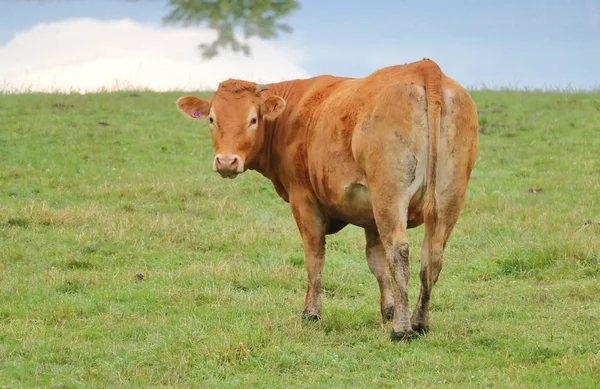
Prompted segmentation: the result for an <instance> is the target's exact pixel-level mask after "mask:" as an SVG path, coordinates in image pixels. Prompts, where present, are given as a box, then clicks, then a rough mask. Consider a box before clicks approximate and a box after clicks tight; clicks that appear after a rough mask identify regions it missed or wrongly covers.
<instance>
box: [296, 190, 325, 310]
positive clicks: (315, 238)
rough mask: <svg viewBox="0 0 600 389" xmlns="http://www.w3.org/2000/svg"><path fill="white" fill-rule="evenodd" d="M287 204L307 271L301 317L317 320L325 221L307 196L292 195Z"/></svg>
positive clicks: (323, 254)
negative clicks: (294, 222)
mask: <svg viewBox="0 0 600 389" xmlns="http://www.w3.org/2000/svg"><path fill="white" fill-rule="evenodd" d="M290 206H291V208H292V213H293V214H294V218H295V219H296V224H297V226H298V230H300V235H302V242H303V243H304V262H305V265H306V271H307V273H308V288H307V290H306V297H305V299H304V310H303V311H302V318H303V319H306V320H318V319H320V317H321V272H322V271H323V265H324V263H325V232H326V223H325V220H324V218H323V216H322V214H321V212H320V210H319V209H317V208H316V207H315V205H314V202H312V201H310V200H309V197H304V196H299V195H296V196H292V197H291V198H290Z"/></svg>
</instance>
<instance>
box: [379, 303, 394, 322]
mask: <svg viewBox="0 0 600 389" xmlns="http://www.w3.org/2000/svg"><path fill="white" fill-rule="evenodd" d="M381 318H382V319H383V321H384V322H388V321H392V319H393V318H394V307H387V308H382V309H381Z"/></svg>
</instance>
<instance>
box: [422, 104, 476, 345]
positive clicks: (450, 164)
mask: <svg viewBox="0 0 600 389" xmlns="http://www.w3.org/2000/svg"><path fill="white" fill-rule="evenodd" d="M446 111H447V113H446V114H444V115H443V116H442V127H443V128H444V129H445V131H443V132H442V136H441V138H440V154H439V160H440V161H443V163H442V162H440V163H439V164H438V166H439V172H438V180H437V181H438V187H437V193H438V211H437V215H436V216H437V217H431V215H429V217H428V215H425V231H426V233H425V239H424V240H423V247H422V249H421V272H420V278H421V292H420V295H419V300H418V302H417V305H416V308H415V311H414V313H413V315H412V318H411V323H412V328H413V330H414V331H416V332H419V333H424V332H427V331H428V330H429V301H430V299H431V292H432V289H433V286H434V285H435V283H436V282H437V280H438V278H439V275H440V271H441V270H442V265H443V263H444V248H445V247H446V242H447V241H448V238H449V237H450V234H451V233H452V230H453V229H454V226H455V225H456V222H457V221H458V217H459V215H460V212H461V209H462V207H463V204H464V201H465V195H466V191H467V184H468V182H469V177H470V175H471V169H472V168H473V165H474V163H475V157H476V154H477V114H476V110H475V105H474V104H473V102H472V100H471V99H470V97H469V96H468V95H467V94H466V92H465V93H454V94H453V95H452V96H451V97H450V98H447V99H446ZM429 265H431V268H430V269H429ZM428 272H429V274H428Z"/></svg>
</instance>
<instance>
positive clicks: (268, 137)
mask: <svg viewBox="0 0 600 389" xmlns="http://www.w3.org/2000/svg"><path fill="white" fill-rule="evenodd" d="M296 82H297V81H295V80H294V81H284V82H280V83H276V84H269V85H268V87H269V89H268V90H266V91H264V92H262V93H263V94H264V95H265V97H269V96H279V97H281V98H283V99H284V100H285V102H286V109H285V110H284V112H283V113H282V114H281V115H280V116H279V117H278V118H277V119H276V120H273V121H269V122H266V123H265V139H264V142H263V147H262V149H261V151H260V153H259V155H258V156H257V159H256V163H254V164H253V166H250V168H251V169H252V170H256V171H258V172H259V173H261V174H262V175H263V176H265V177H266V178H268V179H269V180H271V182H272V183H273V186H274V187H275V190H276V191H277V194H278V195H279V196H281V197H282V198H283V199H284V200H285V201H289V197H288V193H287V190H286V186H287V185H285V183H284V182H283V177H282V174H281V166H280V165H281V162H282V161H283V158H286V156H284V155H278V149H279V148H277V147H275V146H276V144H277V143H278V142H283V141H284V139H285V138H286V136H287V131H294V130H295V129H292V128H288V126H286V125H285V123H286V120H287V118H288V117H289V115H290V112H291V111H292V109H293V107H295V106H296V105H297V103H298V100H299V98H298V97H299V96H297V93H296V92H297V91H296V89H297V88H296V87H295V86H296V85H295V84H296ZM288 157H289V156H288Z"/></svg>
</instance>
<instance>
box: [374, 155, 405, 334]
mask: <svg viewBox="0 0 600 389" xmlns="http://www.w3.org/2000/svg"><path fill="white" fill-rule="evenodd" d="M407 158H408V157H407ZM409 170H410V169H409ZM397 172H401V170H398V171H397ZM411 176H412V173H411V174H408V175H407V178H405V179H403V178H401V175H397V176H396V177H394V178H397V179H395V180H393V181H391V182H390V181H388V179H387V178H386V177H385V176H383V175H379V176H378V177H375V178H374V179H372V180H371V181H370V182H369V189H370V191H371V198H372V203H373V215H374V216H375V222H376V224H377V229H378V231H379V236H380V238H381V242H382V244H383V248H384V250H385V256H386V259H387V263H388V266H389V269H390V273H391V278H392V293H393V296H394V313H393V319H392V334H391V337H392V340H404V339H411V338H413V337H414V336H415V335H416V334H415V332H414V331H413V330H412V327H411V324H410V312H409V309H408V279H409V267H408V237H407V235H406V223H407V205H408V194H407V193H408V189H407V188H408V186H407V185H404V184H403V183H406V182H407V180H408V181H410V177H411Z"/></svg>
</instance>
